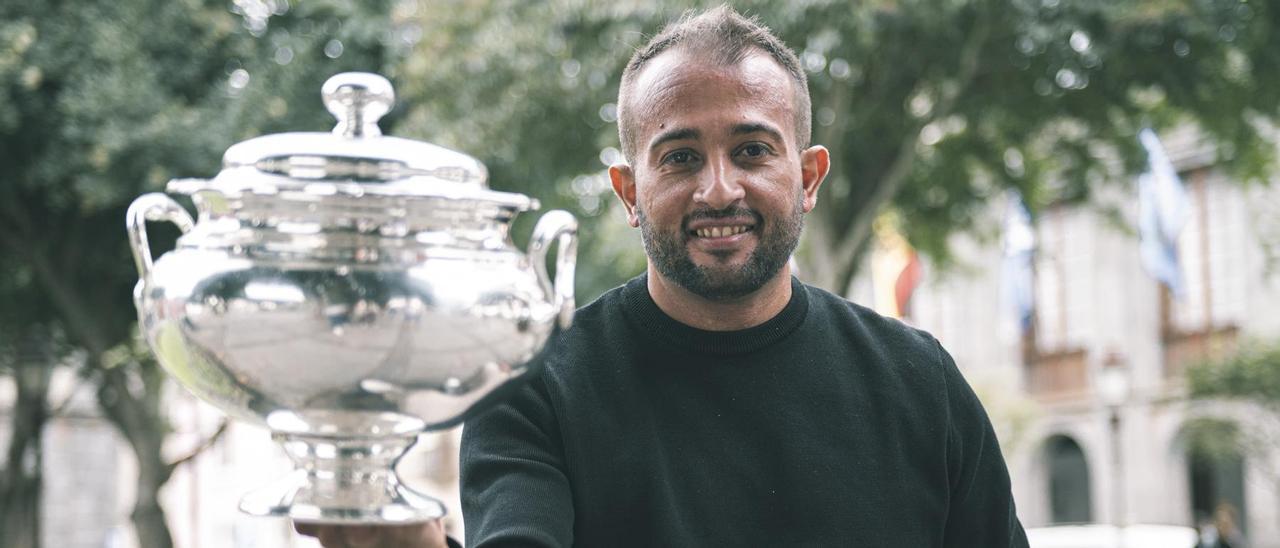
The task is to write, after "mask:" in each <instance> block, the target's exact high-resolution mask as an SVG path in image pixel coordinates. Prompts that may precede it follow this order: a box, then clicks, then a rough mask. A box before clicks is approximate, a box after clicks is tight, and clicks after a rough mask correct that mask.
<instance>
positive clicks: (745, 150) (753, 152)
mask: <svg viewBox="0 0 1280 548" xmlns="http://www.w3.org/2000/svg"><path fill="white" fill-rule="evenodd" d="M738 153H739V154H741V155H743V156H745V157H747V158H761V157H764V156H766V155H768V154H769V147H766V146H764V145H762V144H760V143H751V144H748V145H746V146H744V147H742V148H741V149H738Z"/></svg>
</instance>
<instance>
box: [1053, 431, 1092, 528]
mask: <svg viewBox="0 0 1280 548" xmlns="http://www.w3.org/2000/svg"><path fill="white" fill-rule="evenodd" d="M1044 456H1045V462H1046V463H1047V464H1048V467H1047V469H1048V471H1049V509H1050V517H1051V519H1052V520H1053V523H1087V522H1091V521H1093V507H1092V504H1091V502H1090V501H1091V500H1092V499H1091V498H1090V492H1089V463H1088V462H1087V461H1086V460H1085V458H1084V451H1083V450H1081V449H1080V444H1078V443H1076V441H1075V440H1073V439H1071V438H1069V437H1067V436H1053V437H1051V438H1049V439H1048V441H1046V442H1045V447H1044Z"/></svg>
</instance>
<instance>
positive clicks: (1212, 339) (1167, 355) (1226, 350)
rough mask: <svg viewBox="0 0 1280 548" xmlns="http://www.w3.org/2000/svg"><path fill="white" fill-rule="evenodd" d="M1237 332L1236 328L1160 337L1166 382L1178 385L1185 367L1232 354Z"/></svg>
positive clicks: (1168, 332) (1168, 331)
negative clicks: (1176, 382)
mask: <svg viewBox="0 0 1280 548" xmlns="http://www.w3.org/2000/svg"><path fill="white" fill-rule="evenodd" d="M1239 332H1240V329H1239V328H1238V327H1236V326H1235V325H1226V326H1222V327H1214V328H1210V329H1203V330H1196V331H1179V330H1174V329H1166V330H1165V331H1164V333H1163V334H1162V335H1161V342H1162V343H1163V347H1164V378H1165V380H1169V381H1181V379H1182V377H1183V375H1185V374H1186V372H1187V368H1188V367H1190V366H1192V365H1195V364H1197V363H1201V362H1206V361H1217V360H1221V359H1224V358H1226V357H1228V356H1230V355H1232V354H1234V353H1235V351H1236V348H1237V344H1238V343H1237V339H1238V337H1239Z"/></svg>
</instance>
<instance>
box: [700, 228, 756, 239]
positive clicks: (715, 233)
mask: <svg viewBox="0 0 1280 548" xmlns="http://www.w3.org/2000/svg"><path fill="white" fill-rule="evenodd" d="M746 231H747V227H746V226H742V225H739V226H716V227H711V228H699V229H698V230H697V231H696V234H697V235H698V237H699V238H723V237H725V236H736V235H738V234H742V233H743V232H746Z"/></svg>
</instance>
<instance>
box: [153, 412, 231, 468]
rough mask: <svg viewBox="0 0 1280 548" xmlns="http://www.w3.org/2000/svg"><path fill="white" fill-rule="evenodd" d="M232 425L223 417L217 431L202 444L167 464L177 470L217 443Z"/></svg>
mask: <svg viewBox="0 0 1280 548" xmlns="http://www.w3.org/2000/svg"><path fill="white" fill-rule="evenodd" d="M230 425H231V421H229V420H228V419H226V418H225V417H224V418H223V419H222V423H221V424H219V425H218V430H217V431H215V432H214V433H213V434H211V435H210V436H209V437H208V438H205V440H204V441H203V442H201V443H200V445H198V446H196V448H195V449H192V450H191V452H190V453H187V454H186V455H184V456H183V457H182V458H180V459H178V460H175V461H173V462H171V463H169V464H167V465H166V466H168V468H169V469H170V470H175V469H177V468H178V467H179V466H182V465H184V464H186V463H188V462H190V461H192V460H194V459H195V458H196V457H198V456H200V453H203V452H205V450H207V449H209V448H210V447H213V446H214V445H215V444H217V443H218V441H219V440H221V439H222V436H223V435H224V434H226V433H227V427H228V426H230Z"/></svg>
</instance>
